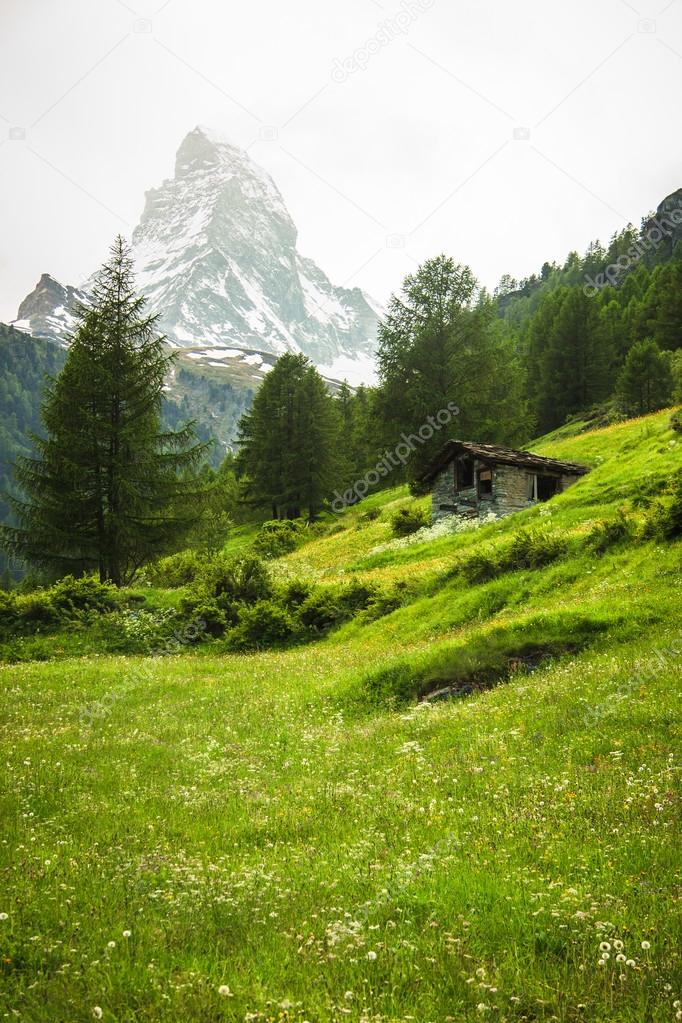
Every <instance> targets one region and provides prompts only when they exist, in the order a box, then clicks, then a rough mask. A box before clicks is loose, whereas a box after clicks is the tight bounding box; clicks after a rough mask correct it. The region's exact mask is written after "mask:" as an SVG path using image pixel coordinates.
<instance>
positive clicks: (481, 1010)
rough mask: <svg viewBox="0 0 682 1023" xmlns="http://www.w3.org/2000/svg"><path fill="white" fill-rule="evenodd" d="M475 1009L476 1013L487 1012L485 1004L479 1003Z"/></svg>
mask: <svg viewBox="0 0 682 1023" xmlns="http://www.w3.org/2000/svg"><path fill="white" fill-rule="evenodd" d="M476 1009H477V1010H478V1012H481V1013H483V1012H487V1011H488V1006H487V1005H486V1004H485V1002H479V1003H478V1005H477V1006H476Z"/></svg>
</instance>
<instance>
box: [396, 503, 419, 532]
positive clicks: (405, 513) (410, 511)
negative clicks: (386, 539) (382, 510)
mask: <svg viewBox="0 0 682 1023" xmlns="http://www.w3.org/2000/svg"><path fill="white" fill-rule="evenodd" d="M426 525H428V520H427V517H426V512H424V511H422V510H421V509H420V508H417V507H415V506H414V505H413V506H412V507H411V508H401V509H400V511H398V512H396V513H395V515H394V516H393V517H392V518H391V528H392V529H393V532H394V534H395V535H396V536H409V535H410V534H411V533H416V532H417V530H418V529H423V528H424V526H426Z"/></svg>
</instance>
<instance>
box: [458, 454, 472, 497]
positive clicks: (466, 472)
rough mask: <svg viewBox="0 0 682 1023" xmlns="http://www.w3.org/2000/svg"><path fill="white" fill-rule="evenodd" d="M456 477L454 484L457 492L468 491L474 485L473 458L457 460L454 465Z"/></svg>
mask: <svg viewBox="0 0 682 1023" xmlns="http://www.w3.org/2000/svg"><path fill="white" fill-rule="evenodd" d="M455 466H456V476H455V484H456V487H457V489H458V490H468V489H469V488H470V487H473V485H474V460H473V458H469V457H465V458H459V459H458V460H457V462H456V463H455Z"/></svg>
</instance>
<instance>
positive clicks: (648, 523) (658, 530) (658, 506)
mask: <svg viewBox="0 0 682 1023" xmlns="http://www.w3.org/2000/svg"><path fill="white" fill-rule="evenodd" d="M668 494H669V496H668V497H667V498H666V499H665V500H659V501H655V502H654V503H653V504H652V506H651V508H650V509H649V511H648V513H647V515H646V518H645V520H644V522H643V524H642V530H641V536H642V538H643V539H659V540H677V539H678V538H679V537H680V536H682V470H680V469H678V470H677V472H676V473H674V474H673V477H672V479H671V480H670V484H669V487H668Z"/></svg>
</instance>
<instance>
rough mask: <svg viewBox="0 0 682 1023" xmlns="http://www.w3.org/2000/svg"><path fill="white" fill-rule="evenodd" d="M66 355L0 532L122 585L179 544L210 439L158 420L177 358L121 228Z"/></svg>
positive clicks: (196, 505) (18, 549) (40, 554)
mask: <svg viewBox="0 0 682 1023" xmlns="http://www.w3.org/2000/svg"><path fill="white" fill-rule="evenodd" d="M91 294H92V305H90V306H87V307H83V308H81V309H80V310H79V313H78V317H79V323H78V327H77V329H76V332H75V334H74V337H73V339H72V341H71V344H70V346H69V350H68V354H67V358H66V363H65V365H64V368H63V369H62V371H61V373H60V375H59V377H58V378H57V380H56V381H55V382H54V383H53V384H52V385H51V387H50V388H49V389H48V392H47V397H46V399H45V402H44V404H43V409H42V419H43V423H44V426H45V430H46V434H47V436H46V437H45V438H44V439H36V440H35V446H36V449H37V454H36V456H35V457H25V458H23V459H20V461H19V462H18V464H17V467H16V469H15V475H16V478H17V481H18V483H19V484H20V486H21V489H22V491H23V494H24V497H23V498H22V499H17V500H13V501H12V508H13V512H14V514H15V516H16V518H17V520H18V522H19V526H17V527H13V526H6V527H4V530H3V533H2V535H1V536H0V539H1V540H2V543H3V545H4V547H5V549H6V550H7V552H8V553H10V554H12V555H14V556H16V557H18V558H20V559H22V560H24V561H26V562H27V563H29V564H31V565H34V566H36V567H38V568H41V569H49V570H52V571H56V572H57V573H59V574H64V573H66V572H69V571H75V572H76V573H81V572H83V571H91V570H96V571H97V572H98V573H99V577H100V579H101V580H103V581H104V580H111V581H112V582H113V583H115V584H116V585H117V586H120V585H122V584H123V583H126V582H129V581H130V580H131V579H132V578H133V577H134V575H135V573H136V572H137V571H138V570H139V569H140V568H141V567H142V565H143V564H145V563H146V562H148V561H149V560H152V559H153V558H156V557H158V556H159V555H162V554H164V553H167V552H169V551H171V550H173V549H174V548H176V547H177V546H179V544H180V541H181V540H182V538H183V537H184V536H185V535H186V533H187V532H188V530H189V529H190V528H191V526H192V525H193V523H194V521H195V520H196V518H197V516H198V511H199V510H200V507H201V488H200V486H199V484H198V481H197V480H196V479H195V478H194V477H193V476H192V471H193V469H194V468H195V466H196V465H197V463H198V461H199V460H200V458H201V457H202V455H203V452H204V450H205V445H201V444H194V443H193V434H192V429H191V426H187V427H185V428H184V429H182V430H178V431H176V432H174V433H164V432H162V430H161V424H160V413H161V404H162V398H163V387H164V381H165V378H166V374H167V372H168V369H169V367H170V365H171V363H172V357H171V356H169V355H167V354H166V351H165V348H164V344H163V338H162V337H161V336H160V335H158V334H157V333H156V317H154V316H146V315H144V311H143V307H144V304H145V299H144V298H141V297H137V296H136V295H135V291H134V277H133V269H132V258H131V256H130V252H129V250H128V248H127V247H126V245H125V243H124V241H123V239H122V238H121V237H119V238H117V240H116V242H115V243H114V246H113V247H112V251H111V258H110V260H109V262H108V263H106V264H105V265H104V266H103V267H102V269H101V270H100V272H99V273H98V275H97V277H96V279H95V282H94V285H93V287H92V289H91Z"/></svg>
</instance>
